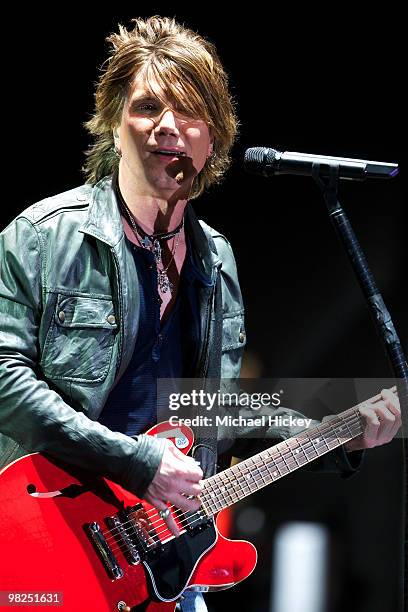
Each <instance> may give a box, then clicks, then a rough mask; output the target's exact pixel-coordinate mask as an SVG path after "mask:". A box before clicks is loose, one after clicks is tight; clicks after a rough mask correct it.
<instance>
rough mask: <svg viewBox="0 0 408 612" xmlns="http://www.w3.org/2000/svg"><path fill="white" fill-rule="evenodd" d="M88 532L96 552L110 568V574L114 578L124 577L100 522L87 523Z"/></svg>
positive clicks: (108, 568)
mask: <svg viewBox="0 0 408 612" xmlns="http://www.w3.org/2000/svg"><path fill="white" fill-rule="evenodd" d="M86 532H87V534H88V536H89V538H90V540H91V542H92V544H93V545H94V547H95V549H96V552H97V553H98V554H99V557H100V558H101V560H102V563H103V564H104V566H105V567H106V569H107V570H108V572H109V574H110V575H111V576H112V578H115V580H117V579H118V578H122V576H123V570H122V569H121V568H120V566H119V564H118V562H117V560H116V557H115V555H114V554H113V552H112V551H111V549H110V547H109V545H108V543H107V541H106V539H105V536H104V535H103V533H102V532H101V528H100V526H99V524H98V523H96V522H93V523H89V524H88V525H86Z"/></svg>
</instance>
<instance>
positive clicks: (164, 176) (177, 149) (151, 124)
mask: <svg viewBox="0 0 408 612" xmlns="http://www.w3.org/2000/svg"><path fill="white" fill-rule="evenodd" d="M153 89H154V90H155V91H156V92H158V93H159V94H160V97H161V98H162V99H164V100H165V97H164V96H163V95H162V91H161V90H160V89H159V87H157V88H156V87H155V86H154V87H153ZM118 137H119V138H118V141H117V146H118V148H119V149H120V152H121V154H122V158H121V173H122V177H123V178H124V180H126V181H127V182H128V183H130V184H131V187H132V190H133V191H134V193H136V194H137V195H143V196H156V197H164V198H168V197H169V196H171V195H172V194H173V193H174V192H175V191H176V190H178V189H179V188H180V181H181V180H182V181H183V182H184V183H189V184H191V183H192V180H193V178H194V176H196V175H197V174H198V173H199V172H200V171H201V170H202V168H203V166H204V164H205V162H206V159H207V157H208V156H209V155H210V154H211V152H212V138H211V136H210V132H209V129H208V126H207V124H206V123H205V121H203V120H202V119H198V118H194V117H187V116H185V115H182V114H180V113H177V112H175V111H174V109H172V108H171V105H170V104H168V105H167V103H166V104H165V103H163V102H162V101H161V100H160V99H159V98H158V97H157V95H155V93H154V92H152V91H151V89H150V88H149V86H148V85H147V84H146V82H145V79H144V77H142V76H136V77H135V79H134V81H133V84H132V87H131V90H130V93H129V96H128V98H127V100H126V102H125V105H124V108H123V112H122V118H121V123H120V126H119V129H118ZM176 177H177V180H176ZM184 186H185V187H187V186H188V185H186V184H185V185H184Z"/></svg>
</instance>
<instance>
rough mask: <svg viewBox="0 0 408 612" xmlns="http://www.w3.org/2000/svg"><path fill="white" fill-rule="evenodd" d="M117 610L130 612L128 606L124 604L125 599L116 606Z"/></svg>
mask: <svg viewBox="0 0 408 612" xmlns="http://www.w3.org/2000/svg"><path fill="white" fill-rule="evenodd" d="M117 608H118V610H119V612H130V608H129V606H127V605H126V602H125V601H120V602H119V603H118V606H117Z"/></svg>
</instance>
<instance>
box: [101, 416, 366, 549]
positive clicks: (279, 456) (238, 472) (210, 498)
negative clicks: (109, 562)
mask: <svg viewBox="0 0 408 612" xmlns="http://www.w3.org/2000/svg"><path fill="white" fill-rule="evenodd" d="M343 420H344V419H342V420H341V421H340V423H342V422H343ZM359 420H360V419H359V417H357V419H356V418H355V417H354V418H351V419H350V418H349V419H348V422H347V424H352V423H353V422H356V421H359ZM340 423H339V424H340ZM319 429H320V433H324V432H325V430H326V429H327V430H329V431H330V433H334V431H333V427H326V424H323V427H322V426H319ZM318 433H319V432H318ZM355 435H358V432H356V434H355ZM355 435H353V436H352V437H355ZM300 437H301V436H298V438H300ZM319 437H320V436H316V438H310V437H308V436H302V438H303V439H304V440H305V441H306V444H304V443H303V444H301V443H299V442H298V443H297V447H296V448H297V449H299V448H300V447H301V448H302V450H303V451H305V452H304V454H305V455H306V457H307V451H308V450H309V449H311V450H313V451H314V452H316V446H315V444H313V440H315V441H316V440H317V439H318V438H319ZM336 437H337V438H338V436H336ZM289 440H291V441H292V446H293V442H296V439H289ZM289 440H286V441H284V442H286V447H289V448H285V451H284V452H283V453H282V452H279V451H278V452H276V451H275V453H276V454H272V455H270V454H269V453H270V451H271V449H266V450H265V451H263V452H262V454H264V455H266V457H265V459H266V460H267V464H268V465H269V464H275V465H276V466H277V467H278V469H279V465H277V461H276V460H278V461H279V463H280V464H281V466H283V465H284V466H285V467H286V469H287V461H285V457H286V458H287V457H289V459H290V461H292V464H293V465H294V466H295V469H296V468H297V467H301V466H302V465H304V464H301V465H299V464H298V463H297V461H296V460H295V456H294V455H293V450H296V448H291V447H290V446H289V445H288V443H289ZM323 442H324V441H323ZM345 442H346V440H345V441H344V443H345ZM322 446H323V444H321V443H320V442H319V443H318V447H319V450H320V448H321V447H322ZM324 446H325V447H326V452H329V451H330V450H332V449H330V448H328V447H327V445H326V444H325V443H324ZM336 446H338V445H336ZM271 448H273V447H271ZM334 448H335V447H333V449H334ZM288 451H289V452H288ZM318 456H320V455H319V454H317V456H315V457H311V458H307V459H308V461H310V460H312V459H317V458H318ZM255 457H257V456H256V455H255ZM250 459H252V458H250ZM258 459H259V454H258ZM265 459H264V458H262V461H263V463H264V465H262V466H261V468H259V467H256V470H257V471H258V472H259V470H260V469H262V471H263V472H264V473H265V472H266V474H267V475H268V474H269V476H270V473H269V470H268V465H267V464H266V463H265ZM243 469H245V466H243V465H242V464H237V465H236V466H233V468H230V470H231V472H230V473H232V474H233V475H234V476H235V482H233V483H231V481H230V482H229V483H228V485H231V484H233V486H235V485H238V486H239V487H240V489H242V485H243V484H245V486H246V487H247V488H248V489H250V492H252V490H251V488H250V487H249V483H248V481H247V480H246V479H245V475H244V474H243ZM251 470H252V471H253V466H251ZM226 471H227V470H226ZM226 471H224V472H221V474H225V473H226ZM246 471H247V472H248V471H250V470H249V468H248V469H247V470H246ZM288 471H291V470H290V469H289V470H288ZM281 475H282V474H280V476H281ZM284 475H286V474H284ZM217 478H218V480H219V479H220V474H216V475H215V476H212V477H210V478H209V479H206V480H205V483H206V485H207V487H206V488H207V489H208V485H211V484H212V482H211V481H212V480H213V479H217ZM242 480H243V482H241V481H242ZM260 481H263V475H262V474H261V476H260V477H255V478H253V479H252V483H253V484H255V485H257V483H258V482H260ZM268 484H269V483H268ZM223 485H224V486H225V482H223ZM256 490H259V489H258V487H257V486H255V489H254V491H256ZM214 493H217V494H219V495H221V498H223V497H224V496H223V495H222V494H221V493H222V492H221V491H219V490H217V491H214V490H212V491H211V490H210V491H206V490H205V491H204V494H202V495H201V496H200V497H201V499H202V500H203V501H204V503H206V502H210V504H209V505H211V502H214ZM227 493H231V491H229V492H227ZM232 494H235V495H237V492H236V491H234V490H232ZM237 496H238V499H239V495H237ZM230 497H231V495H230ZM218 501H219V500H218ZM235 501H238V500H235ZM216 502H217V500H216ZM232 503H234V501H233V502H232ZM228 505H229V504H228ZM173 507H174V505H173V506H170V509H171V508H173ZM210 510H211V508H210ZM215 511H218V509H216V510H215ZM176 512H177V514H178V515H180V513H181V514H183V512H182V511H181V510H180V509H178V510H176ZM189 512H194V511H189ZM154 514H157V515H158V511H157V509H156V508H152V509H151V510H148V511H145V514H144V517H143V518H144V519H149V518H151V517H152V516H153V515H154ZM177 514H176V516H177ZM186 519H187V521H188V519H189V517H188V516H187V517H186ZM132 523H133V521H128V522H124V523H122V524H121V527H120V528H119V527H116V528H115V527H114V528H112V529H110V530H109V532H110V533H111V534H115V532H116V530H118V531H119V532H120V531H121V530H122V527H124V526H125V525H126V524H129V525H130V526H132ZM157 523H161V524H162V525H166V523H164V521H163V519H162V518H161V517H160V518H158V519H156V520H155V521H151V522H150V524H151V526H154V525H155V524H157ZM107 539H112V538H110V537H109V536H108V537H107Z"/></svg>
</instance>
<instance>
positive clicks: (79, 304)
mask: <svg viewBox="0 0 408 612" xmlns="http://www.w3.org/2000/svg"><path fill="white" fill-rule="evenodd" d="M117 328H118V325H117V322H116V317H115V314H114V309H113V302H112V300H110V299H105V298H101V297H94V296H78V295H64V294H58V295H57V299H56V304H55V309H54V314H53V317H52V319H51V324H50V327H49V330H48V333H47V337H46V340H45V343H44V348H43V352H42V357H41V362H40V365H41V368H42V371H43V372H44V374H45V376H46V377H47V378H50V379H54V380H69V381H73V382H101V381H103V380H104V379H105V378H106V376H107V374H108V371H109V366H110V362H111V359H112V353H113V345H114V342H115V333H116V330H117Z"/></svg>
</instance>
